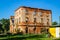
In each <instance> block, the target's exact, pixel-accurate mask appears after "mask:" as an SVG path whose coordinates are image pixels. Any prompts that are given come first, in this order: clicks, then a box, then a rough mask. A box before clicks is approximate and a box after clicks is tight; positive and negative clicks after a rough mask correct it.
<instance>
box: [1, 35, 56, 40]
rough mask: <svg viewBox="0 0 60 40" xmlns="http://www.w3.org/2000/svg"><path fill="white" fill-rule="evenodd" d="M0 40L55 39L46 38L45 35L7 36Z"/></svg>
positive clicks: (51, 39)
mask: <svg viewBox="0 0 60 40" xmlns="http://www.w3.org/2000/svg"><path fill="white" fill-rule="evenodd" d="M0 40H53V38H47V37H45V35H36V34H29V35H28V34H26V35H7V36H4V37H0ZM56 40H57V39H56Z"/></svg>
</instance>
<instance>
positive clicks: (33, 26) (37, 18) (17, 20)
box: [10, 6, 52, 33]
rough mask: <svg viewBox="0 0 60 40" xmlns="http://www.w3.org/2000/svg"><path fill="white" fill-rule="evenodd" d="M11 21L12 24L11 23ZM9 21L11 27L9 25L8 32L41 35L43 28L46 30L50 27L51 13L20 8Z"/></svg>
mask: <svg viewBox="0 0 60 40" xmlns="http://www.w3.org/2000/svg"><path fill="white" fill-rule="evenodd" d="M10 19H11V18H10ZM13 19H14V23H13V22H11V21H12V20H13ZM11 21H10V24H11V23H13V24H11V25H13V27H11V25H10V32H11V31H12V32H14V33H17V31H18V32H21V31H22V32H23V33H41V31H42V30H44V28H45V29H48V26H51V22H52V13H51V10H45V9H39V8H31V7H25V6H21V7H19V8H18V9H17V10H15V14H14V18H12V19H11ZM46 27H47V28H46ZM11 29H13V30H11ZM12 32H11V33H12Z"/></svg>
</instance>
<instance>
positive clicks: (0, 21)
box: [0, 18, 10, 32]
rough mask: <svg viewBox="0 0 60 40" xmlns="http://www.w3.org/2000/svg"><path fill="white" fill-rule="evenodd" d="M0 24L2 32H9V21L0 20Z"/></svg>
mask: <svg viewBox="0 0 60 40" xmlns="http://www.w3.org/2000/svg"><path fill="white" fill-rule="evenodd" d="M0 23H1V24H2V29H3V31H4V32H6V31H8V30H9V25H10V22H9V19H4V18H3V19H1V20H0Z"/></svg>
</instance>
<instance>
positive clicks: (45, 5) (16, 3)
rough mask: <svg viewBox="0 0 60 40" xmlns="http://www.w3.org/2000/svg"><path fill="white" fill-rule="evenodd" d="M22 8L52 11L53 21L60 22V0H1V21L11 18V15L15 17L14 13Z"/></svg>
mask: <svg viewBox="0 0 60 40" xmlns="http://www.w3.org/2000/svg"><path fill="white" fill-rule="evenodd" d="M20 6H28V7H34V8H42V9H48V10H52V21H57V22H59V16H60V1H59V0H0V19H2V18H10V16H11V15H14V11H15V10H16V9H17V8H18V7H20Z"/></svg>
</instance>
